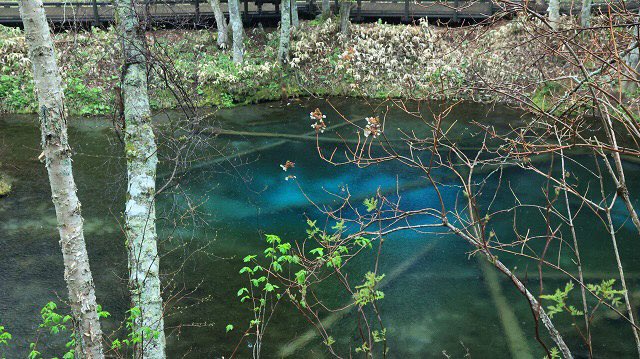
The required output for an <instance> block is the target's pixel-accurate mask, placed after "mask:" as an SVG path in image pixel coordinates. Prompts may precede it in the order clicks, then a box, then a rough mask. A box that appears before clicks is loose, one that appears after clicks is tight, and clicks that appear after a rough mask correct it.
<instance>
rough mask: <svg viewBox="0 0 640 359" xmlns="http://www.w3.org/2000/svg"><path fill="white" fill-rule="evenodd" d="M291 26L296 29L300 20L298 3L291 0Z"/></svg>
mask: <svg viewBox="0 0 640 359" xmlns="http://www.w3.org/2000/svg"><path fill="white" fill-rule="evenodd" d="M291 26H293V27H294V28H296V29H297V28H298V27H299V26H300V20H299V19H298V3H297V2H296V0H291Z"/></svg>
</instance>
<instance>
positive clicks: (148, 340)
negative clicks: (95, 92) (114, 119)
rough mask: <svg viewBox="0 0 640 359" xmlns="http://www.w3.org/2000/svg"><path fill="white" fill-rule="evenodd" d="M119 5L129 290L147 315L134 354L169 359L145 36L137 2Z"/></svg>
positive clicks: (138, 327)
mask: <svg viewBox="0 0 640 359" xmlns="http://www.w3.org/2000/svg"><path fill="white" fill-rule="evenodd" d="M116 4H117V11H118V30H119V32H120V36H122V40H123V41H122V44H123V49H122V51H123V58H124V65H123V66H124V68H123V70H122V76H123V79H122V97H123V103H124V118H125V131H124V140H125V154H126V158H127V175H128V188H127V203H126V208H125V213H124V214H125V232H126V239H127V248H128V251H129V286H130V290H131V301H132V304H133V306H134V307H137V308H138V309H139V310H140V313H141V314H140V317H139V318H137V319H136V320H135V323H134V325H135V330H136V331H138V333H140V334H141V335H142V342H141V343H139V344H137V345H136V346H135V348H134V354H135V357H136V358H145V359H164V358H165V357H166V354H165V335H164V319H163V310H162V297H161V295H160V277H159V258H158V247H157V241H158V236H157V234H156V222H155V221H156V211H155V202H154V199H155V192H156V167H157V163H158V157H157V154H156V150H157V148H156V142H155V136H154V133H153V128H152V126H151V111H150V108H149V95H148V90H147V61H146V56H145V53H144V49H145V40H144V32H143V29H141V28H140V22H139V21H138V18H137V16H136V13H135V9H134V4H135V0H117V1H116Z"/></svg>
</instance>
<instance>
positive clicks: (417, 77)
mask: <svg viewBox="0 0 640 359" xmlns="http://www.w3.org/2000/svg"><path fill="white" fill-rule="evenodd" d="M539 27H540V24H539V23H537V22H535V21H532V20H524V19H520V18H516V19H514V20H511V21H500V22H497V23H494V24H492V25H486V26H482V27H478V26H474V27H460V28H446V27H436V26H433V25H430V24H428V23H427V22H426V21H423V22H420V23H419V24H416V25H390V24H383V23H375V24H353V25H352V30H351V34H350V35H349V36H348V37H344V36H342V35H340V34H339V31H338V30H339V29H338V24H337V21H335V20H333V19H329V20H327V21H325V22H322V23H321V22H318V21H307V22H303V23H301V26H300V28H299V29H297V30H296V31H295V32H294V34H293V39H292V40H293V41H292V46H291V67H290V68H288V69H286V70H283V69H282V68H281V67H280V66H279V65H278V64H277V61H276V49H277V46H278V36H277V35H278V34H277V31H274V29H263V28H261V27H257V28H251V29H246V32H247V35H248V40H247V44H246V49H247V54H246V56H245V63H244V64H243V65H242V66H236V65H235V64H233V62H232V61H231V57H230V54H229V53H228V52H224V51H221V50H219V49H217V47H216V41H215V36H216V33H215V30H213V29H207V30H159V31H152V32H149V33H148V36H147V38H148V42H149V45H150V49H151V52H152V57H153V60H152V65H151V67H152V70H153V71H152V74H151V78H150V94H151V103H152V107H153V108H154V109H156V110H157V109H167V108H175V107H178V106H180V105H188V106H193V107H202V106H214V107H230V106H234V105H237V104H247V103H256V102H261V101H268V100H278V99H281V98H287V97H298V96H353V97H363V98H423V99H442V98H446V99H448V100H455V99H467V100H473V101H501V102H517V100H518V99H514V98H513V94H509V93H507V94H502V93H501V92H500V91H496V90H495V89H492V88H490V87H491V84H496V83H500V84H505V85H508V86H517V87H518V88H519V89H521V95H525V96H531V97H533V98H534V100H535V98H536V96H538V95H539V94H540V93H541V92H544V91H549V86H550V84H548V83H545V80H544V79H545V78H553V75H554V74H562V73H563V67H564V66H565V64H562V63H559V62H558V61H556V60H554V59H553V58H550V57H545V56H540V54H541V53H542V52H543V51H544V47H545V46H547V45H549V44H547V43H545V41H544V40H543V41H537V42H535V41H526V39H528V38H530V36H531V34H532V33H533V32H535V31H536V30H539ZM55 40H56V48H57V51H58V58H59V66H60V68H61V72H62V75H63V79H64V82H65V84H66V99H67V104H66V106H67V108H68V109H69V111H70V113H71V114H75V115H105V114H111V113H113V112H114V110H113V108H114V104H115V103H116V98H117V97H118V96H117V93H118V82H119V68H120V63H121V60H120V58H119V55H118V54H119V52H118V41H117V38H116V35H115V31H114V30H113V29H111V28H110V29H107V30H97V29H94V30H93V31H90V32H64V33H58V34H56V35H55ZM549 41H551V40H549ZM0 56H1V57H2V58H3V60H4V61H3V64H2V67H0V112H9V113H35V110H36V108H37V102H36V99H35V97H34V95H33V85H32V81H31V74H30V69H29V66H30V64H29V61H28V59H27V50H26V44H25V42H24V37H23V34H22V32H21V31H20V30H18V29H13V28H6V27H0ZM541 69H544V70H541ZM564 71H565V72H566V68H565V69H564ZM565 75H566V73H565ZM551 85H554V86H555V84H551ZM551 90H553V89H551ZM175 94H180V95H179V97H180V99H179V100H176V96H175Z"/></svg>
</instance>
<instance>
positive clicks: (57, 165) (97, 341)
mask: <svg viewBox="0 0 640 359" xmlns="http://www.w3.org/2000/svg"><path fill="white" fill-rule="evenodd" d="M19 5H20V16H21V17H22V22H23V24H24V30H25V39H26V42H27V45H28V48H29V59H30V60H31V64H32V67H33V80H34V82H35V90H36V95H37V97H38V104H39V106H40V110H39V112H40V129H41V136H42V137H41V141H42V142H41V144H42V151H43V155H44V160H45V166H46V168H47V172H48V175H49V182H50V185H51V197H52V200H53V204H54V206H55V211H56V219H57V222H58V232H59V234H60V247H61V249H62V258H63V260H64V279H65V281H66V283H67V289H68V291H69V305H70V306H71V313H72V315H73V318H74V326H75V328H74V329H75V333H76V338H77V340H76V349H75V355H76V358H91V359H96V358H104V354H103V349H102V330H101V329H100V321H99V318H98V313H97V311H96V296H95V287H94V284H93V277H92V275H91V269H90V267H89V256H88V255H87V248H86V244H85V240H84V230H83V218H82V214H81V205H80V201H79V200H78V196H77V193H76V192H77V189H76V184H75V181H74V179H73V172H72V164H71V148H70V147H69V141H68V137H67V123H66V119H65V111H64V94H63V90H62V79H61V77H60V72H59V69H58V64H57V61H56V54H55V49H54V45H53V40H52V38H51V32H50V29H49V24H48V23H47V18H46V15H45V12H44V8H43V6H42V1H41V0H20V3H19Z"/></svg>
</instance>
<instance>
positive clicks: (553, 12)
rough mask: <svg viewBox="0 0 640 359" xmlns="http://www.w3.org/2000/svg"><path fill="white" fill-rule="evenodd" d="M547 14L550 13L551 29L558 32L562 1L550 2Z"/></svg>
mask: <svg viewBox="0 0 640 359" xmlns="http://www.w3.org/2000/svg"><path fill="white" fill-rule="evenodd" d="M547 12H548V13H549V23H550V25H551V28H552V29H554V30H558V25H559V21H560V0H549V8H548V9H547Z"/></svg>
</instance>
